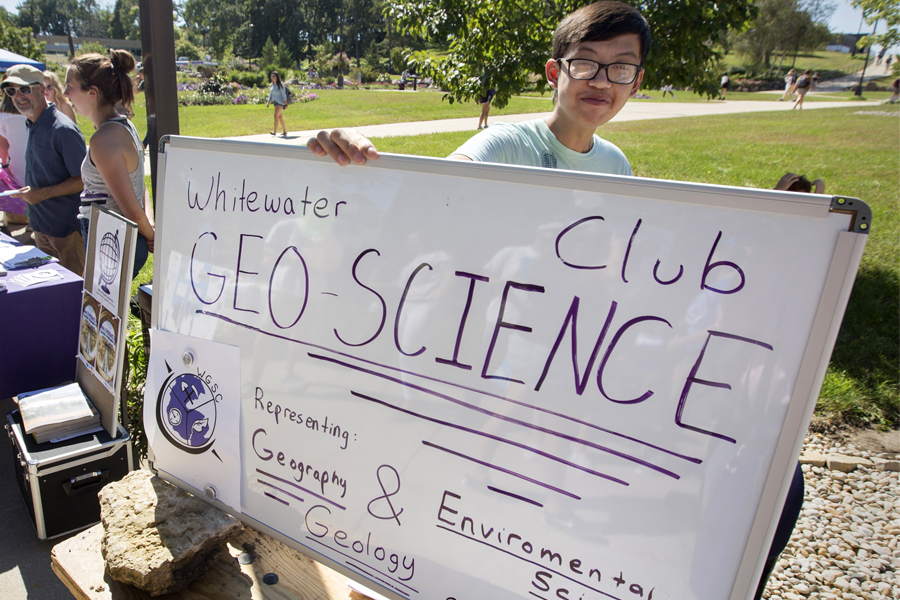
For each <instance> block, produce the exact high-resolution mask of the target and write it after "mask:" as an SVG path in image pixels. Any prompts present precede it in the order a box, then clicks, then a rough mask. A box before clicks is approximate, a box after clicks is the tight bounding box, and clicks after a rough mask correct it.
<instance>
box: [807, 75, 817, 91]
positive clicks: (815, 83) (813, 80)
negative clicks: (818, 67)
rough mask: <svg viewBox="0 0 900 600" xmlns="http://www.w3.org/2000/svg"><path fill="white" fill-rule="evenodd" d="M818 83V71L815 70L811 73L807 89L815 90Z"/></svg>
mask: <svg viewBox="0 0 900 600" xmlns="http://www.w3.org/2000/svg"><path fill="white" fill-rule="evenodd" d="M818 85H819V72H818V71H816V72H815V73H813V76H812V85H811V86H809V91H811V92H814V91H816V86H818Z"/></svg>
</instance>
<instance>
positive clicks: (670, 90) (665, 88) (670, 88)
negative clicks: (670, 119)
mask: <svg viewBox="0 0 900 600" xmlns="http://www.w3.org/2000/svg"><path fill="white" fill-rule="evenodd" d="M674 89H675V86H674V85H672V84H671V83H667V84H666V85H664V86H663V87H662V93H663V95H662V97H663V98H665V97H666V92H668V93H670V94H672V98H674V97H675V92H674V91H673V90H674Z"/></svg>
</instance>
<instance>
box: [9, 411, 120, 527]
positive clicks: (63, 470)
mask: <svg viewBox="0 0 900 600" xmlns="http://www.w3.org/2000/svg"><path fill="white" fill-rule="evenodd" d="M6 420H7V423H6V424H5V429H6V432H7V434H8V435H9V442H10V444H11V445H12V456H13V463H14V467H15V473H16V480H17V481H18V483H19V489H20V490H21V492H22V498H23V499H24V500H25V505H26V506H27V507H28V512H29V513H30V514H31V520H32V522H33V523H34V528H35V530H36V531H37V536H38V538H40V539H42V540H45V539H48V538H54V537H57V536H61V535H64V534H66V533H71V532H73V531H78V530H79V529H84V528H85V527H89V526H91V525H94V524H95V523H97V522H99V521H100V501H99V500H98V499H97V492H99V491H100V488H102V487H103V486H104V485H106V484H107V483H109V482H111V481H117V480H119V479H122V478H123V477H124V476H125V475H126V474H127V473H128V471H129V466H130V465H131V464H132V463H131V444H130V441H131V438H130V437H129V436H128V432H127V431H126V430H125V428H124V427H122V425H121V424H119V426H118V433H119V435H118V437H117V438H115V439H112V438H111V437H110V436H109V434H108V433H107V432H106V431H100V432H97V433H91V434H86V435H81V436H78V437H76V438H72V439H70V440H66V441H63V442H57V443H55V444H52V443H49V442H46V443H43V444H38V443H37V442H35V441H34V437H32V436H30V435H28V434H26V433H25V431H24V429H23V428H22V419H21V418H20V416H19V411H18V410H14V411H12V412H10V413H9V414H8V415H7V416H6Z"/></svg>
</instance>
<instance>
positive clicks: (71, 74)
mask: <svg viewBox="0 0 900 600" xmlns="http://www.w3.org/2000/svg"><path fill="white" fill-rule="evenodd" d="M134 67H135V60H134V56H132V55H131V53H130V52H128V51H127V50H110V51H109V56H103V55H102V54H84V55H82V56H78V57H76V58H74V59H73V60H72V66H70V67H69V70H68V72H66V91H65V94H66V97H68V98H69V100H71V101H72V104H74V105H75V110H76V111H77V112H78V114H80V115H84V116H85V117H87V118H88V119H90V121H91V123H93V124H94V127H95V128H96V130H97V131H96V132H94V135H93V136H92V137H91V144H90V147H89V148H88V153H87V156H85V158H84V162H82V164H81V179H82V181H83V182H84V192H82V194H81V215H82V220H81V223H82V224H81V231H82V233H83V235H84V239H85V240H87V239H88V229H89V227H90V220H89V219H90V209H91V206H90V205H91V204H93V203H95V202H97V203H100V204H101V205H102V206H103V207H104V208H106V209H107V210H111V211H113V212H116V213H119V214H120V215H122V216H124V217H125V218H126V219H128V220H130V221H133V222H134V223H136V224H137V228H138V239H137V247H136V249H135V255H134V268H133V270H132V277H135V276H137V274H138V273H139V272H140V270H141V267H143V266H144V263H145V262H147V255H148V253H149V252H153V239H154V236H155V231H154V228H153V224H152V223H151V222H150V218H149V217H148V216H147V215H148V210H147V209H148V208H149V207H148V206H147V204H149V202H147V201H148V200H149V196H148V195H147V194H146V187H145V185H144V144H143V143H142V142H141V137H140V136H139V135H138V132H137V130H136V129H135V128H134V125H132V123H131V121H129V120H128V117H126V116H125V115H121V114H119V113H118V111H117V110H116V107H117V106H131V105H132V103H133V102H134V82H132V81H131V78H130V77H129V76H128V74H129V73H130V72H131V71H133V70H134ZM145 202H146V204H145Z"/></svg>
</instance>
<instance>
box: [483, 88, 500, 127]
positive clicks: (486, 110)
mask: <svg viewBox="0 0 900 600" xmlns="http://www.w3.org/2000/svg"><path fill="white" fill-rule="evenodd" d="M496 93H497V90H495V89H493V88H491V89H489V90H488V91H487V94H485V95H484V96H481V97H480V98H479V99H478V103H479V104H480V105H481V116H480V117H478V129H487V126H488V122H487V121H488V115H489V114H490V113H491V100H493V99H494V94H496ZM482 122H483V123H484V126H482V125H481V124H482Z"/></svg>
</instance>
